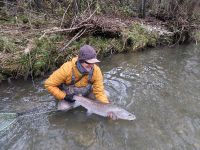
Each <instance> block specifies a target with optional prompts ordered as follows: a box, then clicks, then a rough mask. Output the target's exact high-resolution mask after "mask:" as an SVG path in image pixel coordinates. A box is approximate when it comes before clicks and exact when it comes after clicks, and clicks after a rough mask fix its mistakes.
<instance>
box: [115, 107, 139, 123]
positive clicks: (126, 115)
mask: <svg viewBox="0 0 200 150" xmlns="http://www.w3.org/2000/svg"><path fill="white" fill-rule="evenodd" d="M115 115H116V116H117V118H119V119H123V120H135V119H136V117H135V115H134V114H132V113H130V112H128V111H126V110H124V109H120V110H118V111H116V112H115Z"/></svg>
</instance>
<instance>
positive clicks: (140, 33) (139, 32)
mask: <svg viewBox="0 0 200 150" xmlns="http://www.w3.org/2000/svg"><path fill="white" fill-rule="evenodd" d="M157 39H158V35H157V34H154V33H149V32H148V31H146V30H145V29H144V28H143V27H141V25H140V24H133V25H132V26H131V27H130V28H126V29H124V30H123V31H122V40H123V42H124V48H125V49H127V50H130V51H136V50H138V49H142V48H145V47H146V46H156V43H157Z"/></svg>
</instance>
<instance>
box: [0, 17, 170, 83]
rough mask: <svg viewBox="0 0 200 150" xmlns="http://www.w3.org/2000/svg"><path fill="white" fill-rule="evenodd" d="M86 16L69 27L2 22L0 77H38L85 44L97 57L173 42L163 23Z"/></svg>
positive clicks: (70, 56) (72, 54)
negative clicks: (44, 26)
mask: <svg viewBox="0 0 200 150" xmlns="http://www.w3.org/2000/svg"><path fill="white" fill-rule="evenodd" d="M89 17H90V16H89ZM89 17H88V16H86V17H85V18H82V19H80V18H79V19H77V22H76V24H75V25H74V27H71V28H60V27H58V26H55V25H53V24H52V25H51V26H49V27H48V28H40V29H35V28H32V29H31V28H29V27H28V26H26V25H21V26H17V25H10V24H7V25H2V26H1V28H2V30H1V38H0V66H1V67H0V71H1V72H0V80H4V79H7V78H8V77H12V78H27V77H30V76H32V77H37V76H42V75H44V74H45V73H46V72H47V71H52V70H54V69H55V68H56V67H58V66H59V65H61V64H62V63H63V62H65V61H67V60H69V59H71V58H72V57H73V56H75V55H77V52H78V50H79V48H80V46H81V45H83V44H85V43H87V44H91V45H93V46H94V47H95V48H96V50H97V53H98V56H99V57H104V56H108V55H111V54H114V53H121V52H130V51H131V52H135V51H138V50H143V49H145V48H147V47H156V46H157V45H170V44H172V43H173V36H174V33H173V32H170V31H168V30H167V29H166V28H165V27H164V25H163V26H162V25H151V24H148V23H147V22H145V21H143V20H122V19H119V18H110V17H102V16H92V17H90V18H89Z"/></svg>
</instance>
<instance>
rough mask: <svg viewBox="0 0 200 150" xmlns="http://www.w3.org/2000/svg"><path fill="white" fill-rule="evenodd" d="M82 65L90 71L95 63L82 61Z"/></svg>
mask: <svg viewBox="0 0 200 150" xmlns="http://www.w3.org/2000/svg"><path fill="white" fill-rule="evenodd" d="M81 65H82V66H83V67H84V68H85V69H86V70H87V71H88V72H90V70H92V68H93V67H94V64H89V63H87V62H84V63H81Z"/></svg>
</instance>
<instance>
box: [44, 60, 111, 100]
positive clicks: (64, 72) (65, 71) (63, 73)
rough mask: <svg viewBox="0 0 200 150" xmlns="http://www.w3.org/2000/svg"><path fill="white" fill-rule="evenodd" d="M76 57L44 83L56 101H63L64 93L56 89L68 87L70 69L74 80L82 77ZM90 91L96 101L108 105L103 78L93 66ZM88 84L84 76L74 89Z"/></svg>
mask: <svg viewBox="0 0 200 150" xmlns="http://www.w3.org/2000/svg"><path fill="white" fill-rule="evenodd" d="M76 61H77V57H75V58H73V59H72V60H71V61H68V62H66V63H64V64H63V65H62V66H61V67H60V68H59V69H57V70H56V71H54V72H53V73H52V75H50V77H49V78H48V79H47V80H46V81H45V83H44V86H45V88H46V89H47V90H48V91H49V92H50V93H51V94H52V95H54V96H55V97H56V98H57V99H58V100H63V99H64V97H65V96H66V93H65V92H64V91H62V90H60V89H59V88H58V86H59V85H60V84H62V83H65V84H67V85H69V84H70V83H71V80H72V68H73V69H74V76H75V80H78V79H79V78H80V77H81V76H82V75H81V73H80V72H79V71H78V68H77V67H76ZM91 81H92V83H93V84H92V85H93V86H92V91H93V93H94V95H95V97H96V99H97V100H99V101H101V102H103V103H109V101H108V98H107V96H106V95H105V92H104V85H103V76H102V73H101V70H100V68H99V67H98V66H97V65H94V71H93V75H92V80H91ZM87 84H88V75H86V76H84V77H83V78H82V79H81V80H80V81H78V82H77V83H75V86H76V87H84V86H87Z"/></svg>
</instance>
